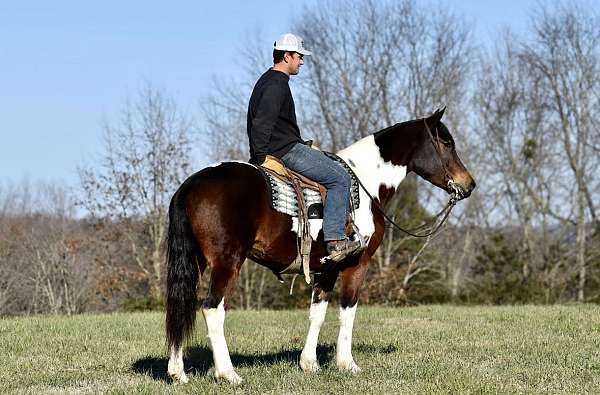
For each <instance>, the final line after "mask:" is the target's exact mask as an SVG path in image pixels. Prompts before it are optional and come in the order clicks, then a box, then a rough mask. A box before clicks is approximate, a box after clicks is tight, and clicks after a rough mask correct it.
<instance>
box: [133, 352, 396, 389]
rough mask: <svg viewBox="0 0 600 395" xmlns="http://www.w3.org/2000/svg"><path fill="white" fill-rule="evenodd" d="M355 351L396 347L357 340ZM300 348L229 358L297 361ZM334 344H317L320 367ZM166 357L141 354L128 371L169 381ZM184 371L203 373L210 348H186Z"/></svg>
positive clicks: (252, 362) (247, 362)
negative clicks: (358, 342) (380, 345)
mask: <svg viewBox="0 0 600 395" xmlns="http://www.w3.org/2000/svg"><path fill="white" fill-rule="evenodd" d="M354 350H355V351H357V352H359V353H360V352H368V353H382V354H389V353H392V352H395V351H396V350H397V348H396V346H395V345H387V346H383V347H376V346H372V345H366V344H357V345H356V346H355V347H354ZM300 352H301V350H282V351H280V352H276V353H269V354H263V355H255V354H251V355H243V354H237V353H232V354H231V362H232V363H233V366H235V367H252V366H270V365H276V364H279V363H282V362H283V363H291V364H295V365H299V361H300ZM334 352H335V347H334V346H333V345H330V344H324V345H319V346H318V347H317V359H318V360H319V364H320V365H321V366H322V367H327V366H328V365H329V364H330V363H331V362H332V360H333V355H334ZM168 362H169V359H168V358H166V357H165V358H157V357H145V358H141V359H138V360H137V361H135V362H134V363H133V364H132V366H131V371H133V372H134V373H138V374H143V375H146V376H150V377H152V378H153V379H154V380H158V381H165V382H171V378H170V377H169V375H168V374H167V365H168ZM183 362H184V365H185V367H186V369H185V370H186V373H188V374H191V375H193V376H201V375H206V374H207V373H208V371H209V369H210V368H212V366H213V357H212V351H211V350H210V348H208V347H206V346H194V347H191V348H190V349H189V350H188V353H187V355H186V357H185V358H184V359H183Z"/></svg>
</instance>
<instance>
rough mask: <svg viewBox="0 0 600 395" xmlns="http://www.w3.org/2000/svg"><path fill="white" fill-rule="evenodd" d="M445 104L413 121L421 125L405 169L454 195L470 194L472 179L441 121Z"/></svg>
mask: <svg viewBox="0 0 600 395" xmlns="http://www.w3.org/2000/svg"><path fill="white" fill-rule="evenodd" d="M445 109H446V108H445V107H444V108H443V109H442V110H438V111H436V112H435V113H433V114H432V115H431V116H429V117H427V118H424V119H423V120H422V121H421V122H418V123H416V124H415V126H419V125H420V127H417V129H420V133H419V134H418V138H417V139H416V141H417V143H416V145H415V148H414V150H413V152H412V155H411V157H410V159H409V160H408V164H407V170H408V171H414V172H415V173H416V174H418V175H419V176H420V177H422V178H424V179H425V180H427V181H429V182H430V183H432V184H433V185H435V186H437V187H439V188H441V189H444V190H445V191H446V192H448V193H449V194H451V195H454V196H455V197H456V198H457V199H464V198H467V197H469V195H471V192H472V191H473V189H474V188H475V180H474V179H473V177H472V176H471V174H470V173H469V171H468V170H467V169H466V167H465V165H464V164H463V163H462V161H461V159H460V158H459V156H458V154H457V152H456V145H455V143H454V139H453V138H452V135H451V134H450V131H449V130H448V128H447V127H446V125H444V123H443V122H442V116H443V115H444V111H445Z"/></svg>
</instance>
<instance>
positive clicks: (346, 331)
mask: <svg viewBox="0 0 600 395" xmlns="http://www.w3.org/2000/svg"><path fill="white" fill-rule="evenodd" d="M356 306H358V303H356V304H355V305H354V306H352V307H347V308H343V307H340V334H339V336H338V341H337V352H336V362H337V366H338V368H340V369H342V370H349V371H350V372H352V373H358V372H360V370H361V369H360V368H359V367H358V365H357V364H356V363H355V362H354V358H352V327H353V326H354V316H355V315H356Z"/></svg>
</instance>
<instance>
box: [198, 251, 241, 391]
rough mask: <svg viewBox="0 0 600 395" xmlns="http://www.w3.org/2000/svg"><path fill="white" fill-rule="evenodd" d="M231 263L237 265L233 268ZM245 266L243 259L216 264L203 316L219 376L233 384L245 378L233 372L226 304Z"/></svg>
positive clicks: (221, 261)
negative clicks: (243, 265)
mask: <svg viewBox="0 0 600 395" xmlns="http://www.w3.org/2000/svg"><path fill="white" fill-rule="evenodd" d="M231 262H235V263H234V264H233V265H232V264H231ZM238 262H239V263H238ZM242 263H243V258H240V259H231V260H223V259H219V261H218V262H215V263H214V264H213V265H212V267H211V269H212V270H211V276H210V285H209V291H208V296H207V298H206V299H205V300H204V303H203V304H202V314H203V315H204V320H205V322H206V330H207V333H208V340H209V343H210V348H211V349H212V353H213V361H214V364H215V377H216V378H224V379H226V380H227V381H229V382H230V383H232V384H239V383H241V382H242V378H241V377H240V376H238V374H237V373H236V372H235V370H234V369H233V365H232V363H231V358H230V356H229V349H228V348H227V342H226V341H225V334H224V329H223V326H224V323H225V304H226V303H227V301H228V300H229V298H230V297H231V294H232V293H233V290H234V288H235V285H236V282H237V278H238V275H239V271H240V267H241V264H242Z"/></svg>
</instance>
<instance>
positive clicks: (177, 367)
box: [167, 347, 189, 383]
mask: <svg viewBox="0 0 600 395" xmlns="http://www.w3.org/2000/svg"><path fill="white" fill-rule="evenodd" d="M167 372H168V373H169V376H171V378H172V379H173V380H174V381H181V382H182V383H187V382H188V381H189V380H188V378H187V376H186V375H185V371H184V370H183V347H179V348H175V347H171V356H170V358H169V364H168V368H167Z"/></svg>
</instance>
